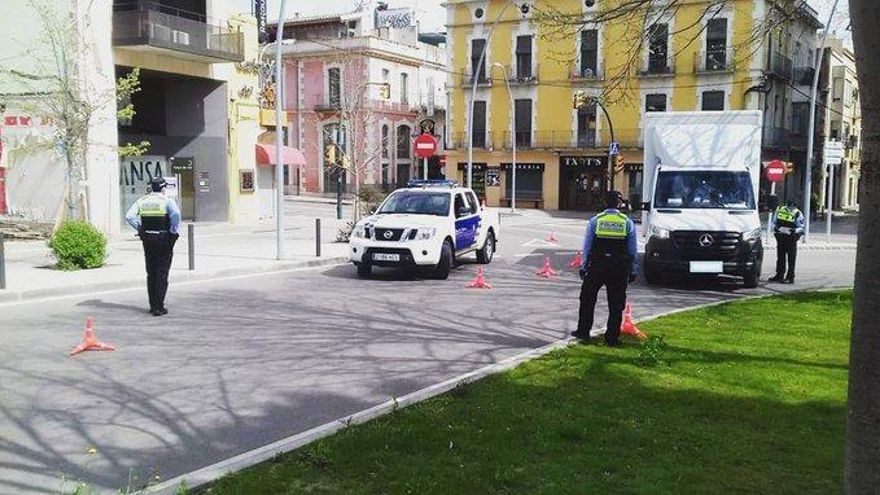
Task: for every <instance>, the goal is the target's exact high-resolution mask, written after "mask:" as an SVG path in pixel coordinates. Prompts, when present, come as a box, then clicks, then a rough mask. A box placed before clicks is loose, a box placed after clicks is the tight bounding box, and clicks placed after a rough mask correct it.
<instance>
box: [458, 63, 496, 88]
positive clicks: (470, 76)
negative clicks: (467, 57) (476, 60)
mask: <svg viewBox="0 0 880 495" xmlns="http://www.w3.org/2000/svg"><path fill="white" fill-rule="evenodd" d="M459 73H460V74H461V87H463V88H469V87H471V85H472V84H473V80H474V72H473V69H472V68H471V67H468V68H466V69H464V70H461V71H459ZM491 85H492V78H491V77H489V71H488V67H487V68H486V70H483V71H482V74H477V86H491Z"/></svg>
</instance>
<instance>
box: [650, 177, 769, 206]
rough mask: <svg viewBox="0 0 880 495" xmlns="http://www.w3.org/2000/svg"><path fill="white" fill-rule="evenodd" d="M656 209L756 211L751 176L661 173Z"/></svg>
mask: <svg viewBox="0 0 880 495" xmlns="http://www.w3.org/2000/svg"><path fill="white" fill-rule="evenodd" d="M654 207H655V208H723V209H730V210H754V209H755V195H754V192H753V190H752V179H751V177H749V174H748V172H729V171H717V172H715V171H713V172H707V171H665V172H663V171H661V172H660V174H659V175H658V176H657V190H656V192H655V193H654Z"/></svg>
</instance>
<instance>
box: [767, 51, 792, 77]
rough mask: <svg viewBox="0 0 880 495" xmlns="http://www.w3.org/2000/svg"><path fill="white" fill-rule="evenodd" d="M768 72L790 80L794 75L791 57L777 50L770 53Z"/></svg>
mask: <svg viewBox="0 0 880 495" xmlns="http://www.w3.org/2000/svg"><path fill="white" fill-rule="evenodd" d="M768 72H769V73H770V75H772V76H775V77H777V78H779V79H782V80H785V81H787V80H790V79H791V76H792V62H791V59H790V58H788V57H786V56H785V55H783V54H781V53H779V52H777V51H774V52H773V53H772V54H771V55H770V70H769V71H768Z"/></svg>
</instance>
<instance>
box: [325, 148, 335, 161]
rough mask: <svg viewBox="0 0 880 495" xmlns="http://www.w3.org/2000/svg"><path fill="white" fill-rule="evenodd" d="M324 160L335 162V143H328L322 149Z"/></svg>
mask: <svg viewBox="0 0 880 495" xmlns="http://www.w3.org/2000/svg"><path fill="white" fill-rule="evenodd" d="M324 161H325V162H327V163H336V145H335V144H328V145H327V149H326V150H325V151H324Z"/></svg>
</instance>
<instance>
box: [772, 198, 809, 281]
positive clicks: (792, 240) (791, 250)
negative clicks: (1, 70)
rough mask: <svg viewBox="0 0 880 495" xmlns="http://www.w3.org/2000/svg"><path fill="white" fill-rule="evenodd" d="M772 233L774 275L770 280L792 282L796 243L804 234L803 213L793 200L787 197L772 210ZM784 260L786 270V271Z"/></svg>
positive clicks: (804, 222)
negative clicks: (774, 254) (774, 247)
mask: <svg viewBox="0 0 880 495" xmlns="http://www.w3.org/2000/svg"><path fill="white" fill-rule="evenodd" d="M771 224H772V226H773V235H774V236H775V237H776V275H775V276H774V277H772V278H771V279H770V280H769V281H770V282H782V283H784V284H793V283H794V265H795V261H796V260H797V243H798V241H799V240H800V238H801V237H803V236H804V225H805V224H806V221H805V220H804V214H803V213H801V210H799V209H798V207H797V204H796V203H795V202H794V200H791V199H789V200H788V202H786V204H784V205H780V206H779V207H778V208H776V211H775V212H773V220H772V223H771ZM786 261H788V263H787V264H788V271H787V272H786V269H785V268H786Z"/></svg>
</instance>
